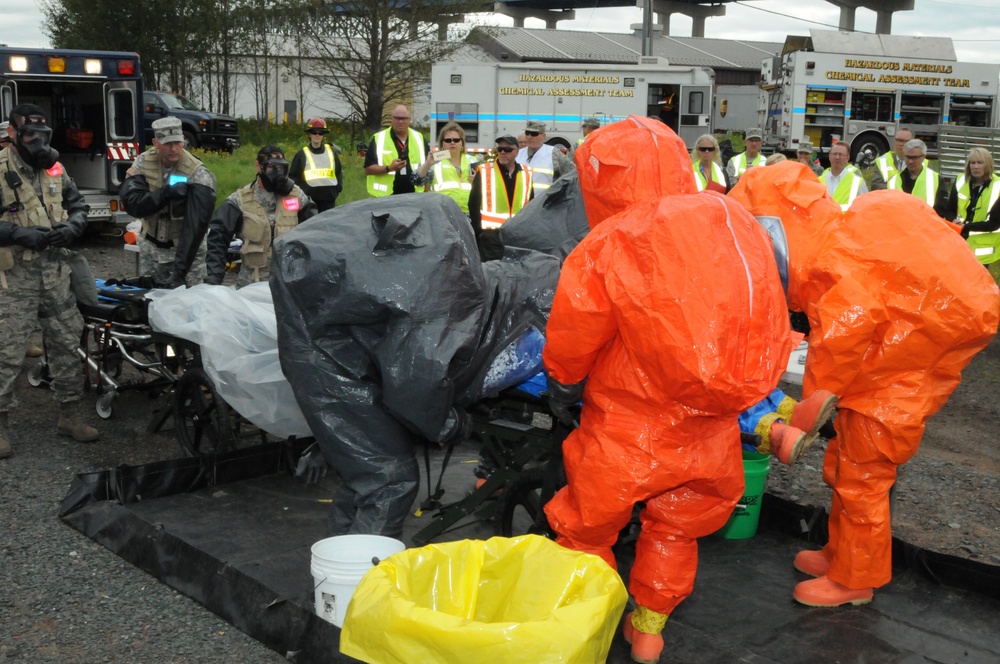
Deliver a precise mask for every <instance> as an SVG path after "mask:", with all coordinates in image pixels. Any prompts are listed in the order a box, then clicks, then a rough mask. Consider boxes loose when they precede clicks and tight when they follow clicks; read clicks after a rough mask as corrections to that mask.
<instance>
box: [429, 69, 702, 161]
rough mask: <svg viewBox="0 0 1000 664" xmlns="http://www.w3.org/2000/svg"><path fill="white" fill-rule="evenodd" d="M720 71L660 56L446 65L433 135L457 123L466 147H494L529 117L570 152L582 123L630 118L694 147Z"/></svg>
mask: <svg viewBox="0 0 1000 664" xmlns="http://www.w3.org/2000/svg"><path fill="white" fill-rule="evenodd" d="M714 86H715V73H714V72H713V71H712V70H711V69H710V68H708V67H674V66H670V65H668V64H667V63H666V61H665V60H663V59H661V58H655V57H654V58H645V57H644V58H640V59H639V61H638V62H637V64H635V65H591V64H548V63H546V64H543V63H532V62H526V63H516V64H515V63H510V64H508V63H475V64H462V63H455V62H441V63H437V64H435V65H434V66H433V67H432V69H431V136H432V137H436V136H437V135H438V132H439V131H440V130H441V127H443V126H444V125H445V124H447V123H448V122H451V121H454V122H457V123H458V124H459V125H461V127H462V129H463V130H464V131H465V137H466V145H467V146H469V147H473V148H476V147H478V148H492V147H493V145H494V141H495V139H496V138H497V137H499V136H504V135H511V136H517V135H518V134H519V133H521V132H522V131H523V130H524V125H525V123H526V122H527V121H528V120H537V121H539V122H543V123H544V124H545V125H546V137H547V141H548V142H549V143H550V144H553V145H561V146H563V147H571V146H573V145H576V142H577V139H579V138H581V137H582V136H583V134H582V133H581V123H582V121H583V119H584V118H587V117H591V116H593V117H596V118H598V119H599V120H600V121H601V125H602V126H603V125H605V124H610V123H612V122H617V121H619V120H624V119H625V118H626V117H628V116H629V115H644V116H653V117H657V118H660V119H661V120H663V121H664V122H665V123H666V124H667V125H668V126H670V127H671V128H672V129H673V130H674V131H676V132H677V133H678V134H679V135H680V137H681V138H683V139H684V142H685V143H686V144H687V145H688V146H691V145H693V144H694V142H695V141H696V140H697V138H698V137H699V136H700V135H702V134H705V133H710V132H711V127H710V124H711V117H712V95H713V90H714Z"/></svg>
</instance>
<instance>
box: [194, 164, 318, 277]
mask: <svg viewBox="0 0 1000 664" xmlns="http://www.w3.org/2000/svg"><path fill="white" fill-rule="evenodd" d="M255 166H256V169H257V177H256V178H255V179H254V181H253V182H251V183H250V184H248V185H246V186H243V187H240V188H239V189H237V190H236V191H234V192H233V193H232V194H230V195H229V198H227V199H226V200H224V201H223V202H222V205H220V206H219V209H218V210H216V212H215V216H214V217H212V223H211V224H210V225H209V230H208V256H207V258H206V263H207V269H208V276H207V277H206V278H205V283H207V284H221V283H222V279H223V278H224V277H225V276H226V254H227V252H228V251H229V243H230V242H232V239H233V237H234V236H236V237H239V238H240V239H241V240H242V241H243V247H242V248H241V249H240V254H241V258H242V261H241V264H240V273H239V275H238V276H237V278H236V285H237V286H238V287H240V288H242V287H243V286H246V285H247V284H252V283H254V282H256V281H267V279H268V277H269V276H270V267H271V240H273V239H274V238H276V237H278V236H279V235H281V234H282V233H285V232H287V231H290V230H291V229H293V228H295V227H296V226H297V225H298V224H299V223H301V222H303V221H305V220H306V219H308V218H309V217H312V216H313V215H315V214H316V213H317V212H318V210H317V209H316V204H315V203H313V201H312V199H310V198H309V197H308V196H307V195H306V194H305V192H303V191H302V190H301V189H300V188H299V187H298V186H297V185H296V184H295V183H294V182H293V181H292V180H290V179H289V178H288V162H287V161H285V153H284V151H283V150H282V149H281V148H279V147H278V146H277V145H265V146H264V147H262V148H261V149H260V151H258V152H257V161H256V162H255Z"/></svg>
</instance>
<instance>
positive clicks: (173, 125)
mask: <svg viewBox="0 0 1000 664" xmlns="http://www.w3.org/2000/svg"><path fill="white" fill-rule="evenodd" d="M153 138H155V139H156V140H157V142H159V143H176V142H177V141H181V142H184V128H183V127H182V126H181V121H180V120H179V119H178V118H160V119H158V120H154V121H153Z"/></svg>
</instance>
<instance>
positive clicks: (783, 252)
mask: <svg viewBox="0 0 1000 664" xmlns="http://www.w3.org/2000/svg"><path fill="white" fill-rule="evenodd" d="M757 223H758V224H760V225H761V226H763V228H764V230H765V231H767V234H768V235H769V236H770V237H771V248H772V249H773V250H774V262H775V263H777V265H778V275H780V276H781V287H782V288H784V289H785V294H786V295H787V294H788V238H787V237H786V236H785V227H784V226H783V225H782V223H781V219H779V218H778V217H757Z"/></svg>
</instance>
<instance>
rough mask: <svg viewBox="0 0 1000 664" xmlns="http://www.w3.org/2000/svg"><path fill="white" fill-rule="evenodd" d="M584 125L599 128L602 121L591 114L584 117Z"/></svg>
mask: <svg viewBox="0 0 1000 664" xmlns="http://www.w3.org/2000/svg"><path fill="white" fill-rule="evenodd" d="M582 125H583V126H584V127H593V128H594V129H598V128H599V127H600V126H601V121H600V120H598V119H597V118H595V117H593V116H591V117H589V118H584V119H583V122H582Z"/></svg>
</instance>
